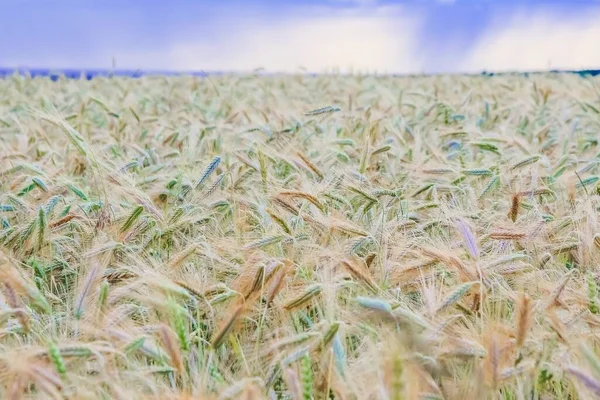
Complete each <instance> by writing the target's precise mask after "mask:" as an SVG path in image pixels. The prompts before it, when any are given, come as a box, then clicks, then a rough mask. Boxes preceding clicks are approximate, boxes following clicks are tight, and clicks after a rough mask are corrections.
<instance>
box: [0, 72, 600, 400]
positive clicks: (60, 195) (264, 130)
mask: <svg viewBox="0 0 600 400" xmlns="http://www.w3.org/2000/svg"><path fill="white" fill-rule="evenodd" d="M0 94H1V96H0V292H1V295H0V398H2V399H11V400H12V399H123V400H127V399H180V400H184V399H277V398H279V399H298V400H299V399H303V400H309V399H357V400H363V399H390V400H401V399H432V400H433V399H461V400H470V399H472V400H478V399H515V400H518V399H592V398H597V397H598V396H600V339H599V335H598V332H600V330H599V329H600V298H599V293H598V286H599V285H600V283H599V278H600V268H599V266H600V264H599V262H600V219H599V218H598V211H599V209H600V208H599V207H600V186H599V184H600V146H599V143H598V141H599V139H600V77H596V78H586V77H582V76H578V75H566V74H565V75H562V74H538V75H535V74H534V75H530V76H528V77H524V76H518V75H514V76H513V75H506V76H493V77H489V76H471V77H469V76H433V77H402V78H400V77H376V76H339V75H330V76H325V75H322V76H313V77H310V76H301V75H298V76H292V75H289V76H262V77H261V76H256V75H246V76H242V75H224V76H215V77H211V78H198V77H183V76H182V77H176V76H174V77H160V76H157V77H142V78H140V79H130V78H124V77H98V78H95V79H93V80H91V81H87V80H67V79H59V80H57V81H56V82H53V81H51V80H50V79H47V78H39V77H38V78H27V77H24V76H18V75H14V76H9V77H6V78H4V79H1V80H0Z"/></svg>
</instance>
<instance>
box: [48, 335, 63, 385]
mask: <svg viewBox="0 0 600 400" xmlns="http://www.w3.org/2000/svg"><path fill="white" fill-rule="evenodd" d="M48 355H49V356H50V361H51V362H52V364H54V368H56V372H58V374H59V375H60V376H61V377H62V378H63V379H65V378H66V376H67V367H66V365H65V360H64V359H63V357H62V355H61V354H60V350H59V349H58V347H57V346H56V344H54V343H50V345H49V346H48Z"/></svg>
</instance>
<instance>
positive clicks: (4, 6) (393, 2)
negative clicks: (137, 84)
mask: <svg viewBox="0 0 600 400" xmlns="http://www.w3.org/2000/svg"><path fill="white" fill-rule="evenodd" d="M0 9H1V12H2V16H3V18H2V24H0V67H25V68H82V69H85V68H110V67H111V65H112V63H113V59H114V60H115V63H116V67H117V68H121V69H143V70H174V71H189V70H196V71H197V70H205V71H217V70H218V71H247V70H252V69H254V68H259V67H262V68H265V69H266V70H268V71H273V72H275V71H283V72H294V71H299V70H300V68H301V67H303V68H305V69H307V70H309V71H312V72H321V71H324V70H326V69H329V68H332V67H337V68H340V69H342V70H349V69H353V70H354V71H357V70H358V71H377V72H394V73H421V72H425V73H440V72H479V71H482V70H487V71H506V70H539V69H548V68H552V69H583V68H600V0H564V1H558V0H545V1H541V0H537V1H533V0H530V1H527V0H523V1H514V0H506V1H493V0H471V1H467V0H404V1H400V0H321V1H318V0H302V1H292V0H280V1H275V0H247V1H243V0H237V1H231V0H222V1H213V2H209V1H192V0H187V1H184V0H169V1H154V0H146V1H143V0H130V1H127V0H121V1H116V0H103V1H100V0H97V1H94V0H78V1H75V0H54V1H51V0H36V1H34V0H2V2H1V6H0Z"/></svg>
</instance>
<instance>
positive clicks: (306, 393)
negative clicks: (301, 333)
mask: <svg viewBox="0 0 600 400" xmlns="http://www.w3.org/2000/svg"><path fill="white" fill-rule="evenodd" d="M300 381H301V382H302V398H303V399H304V400H313V392H314V382H313V371H312V361H311V360H310V355H309V354H308V353H306V354H305V355H304V357H302V359H301V360H300Z"/></svg>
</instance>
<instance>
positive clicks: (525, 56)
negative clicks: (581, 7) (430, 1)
mask: <svg viewBox="0 0 600 400" xmlns="http://www.w3.org/2000/svg"><path fill="white" fill-rule="evenodd" d="M599 21H600V11H596V12H589V13H587V14H585V15H580V16H577V17H571V16H569V17H565V16H563V15H558V14H549V13H538V14H537V15H531V14H529V15H518V16H517V17H515V18H513V19H512V20H509V22H508V23H507V22H506V20H504V21H503V22H502V23H500V22H498V23H497V24H492V26H491V27H490V28H488V31H487V33H484V34H483V35H482V37H481V39H479V40H478V41H477V43H476V44H475V45H474V47H473V48H472V49H470V50H469V51H468V53H467V54H466V56H465V57H464V61H463V62H462V64H461V67H460V70H461V71H465V72H467V71H481V70H488V71H505V70H544V69H549V68H551V69H587V68H600V42H599V40H600V23H599Z"/></svg>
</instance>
